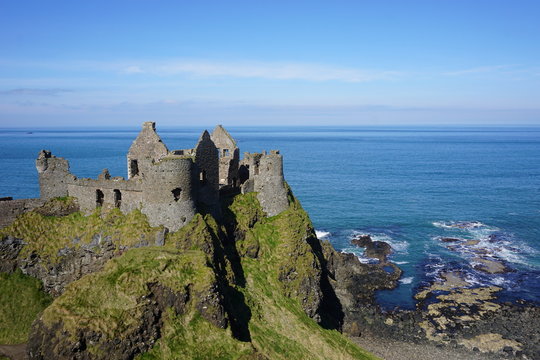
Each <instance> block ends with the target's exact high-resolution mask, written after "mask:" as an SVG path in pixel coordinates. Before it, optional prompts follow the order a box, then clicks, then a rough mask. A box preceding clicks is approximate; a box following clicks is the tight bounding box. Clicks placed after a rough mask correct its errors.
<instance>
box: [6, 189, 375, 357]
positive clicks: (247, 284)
mask: <svg viewBox="0 0 540 360" xmlns="http://www.w3.org/2000/svg"><path fill="white" fill-rule="evenodd" d="M225 217H226V218H228V220H229V221H233V222H234V224H235V225H234V226H235V229H234V230H235V233H237V234H240V235H241V236H240V237H241V239H240V240H239V241H238V242H236V244H233V243H229V244H226V242H225V238H224V236H225V235H224V234H225V229H224V228H222V227H221V226H220V225H218V224H217V223H216V221H215V220H214V219H213V218H212V217H211V216H210V215H205V216H203V215H200V214H198V215H196V216H195V217H194V218H193V219H192V220H191V222H190V223H189V224H187V225H186V226H184V227H183V228H182V229H180V230H179V231H177V232H175V233H170V234H168V235H167V238H166V245H165V246H163V247H146V248H137V249H131V250H129V251H127V252H125V253H124V254H123V255H122V256H120V257H118V258H115V259H112V260H110V261H109V262H108V263H107V264H106V265H105V267H104V269H103V270H102V271H100V272H97V273H94V274H90V275H86V276H84V277H83V278H81V279H80V280H78V281H76V282H74V283H72V284H71V285H69V286H68V287H67V288H66V291H65V292H64V294H62V295H61V296H60V297H58V298H57V299H56V300H55V301H54V302H53V303H52V305H51V306H49V307H48V308H47V309H46V310H45V311H44V312H43V314H42V316H41V319H42V321H43V323H44V324H45V326H47V327H51V326H52V325H54V324H58V323H60V322H61V323H62V329H61V330H62V331H64V332H62V331H59V332H58V333H56V334H55V335H54V336H57V337H66V336H68V337H69V338H70V339H72V340H75V339H76V336H75V335H74V334H76V333H77V331H78V329H87V330H92V331H95V332H96V333H99V334H101V336H102V337H101V339H102V340H101V341H107V340H111V339H123V338H126V337H127V336H128V335H129V334H130V333H132V332H133V331H137V329H140V328H144V324H142V323H141V321H142V320H141V318H142V312H143V311H144V306H145V305H144V304H147V302H145V301H146V300H144V299H146V297H147V296H148V295H149V291H150V290H149V284H155V283H158V284H160V285H161V286H163V287H166V288H169V289H171V290H172V291H183V290H185V289H186V288H188V287H189V288H190V289H191V290H190V293H191V298H190V300H189V303H188V305H187V307H186V310H185V312H183V313H182V314H177V313H175V312H174V311H172V309H167V310H166V311H165V312H164V314H163V317H162V321H163V326H162V329H161V337H160V339H159V340H158V341H157V342H156V344H155V345H154V346H153V347H152V348H151V349H150V350H149V351H148V352H146V353H144V354H140V355H139V356H138V357H137V359H139V360H153V359H170V360H172V359H183V358H185V359H210V358H211V359H256V358H258V356H259V355H262V356H265V357H267V358H269V359H375V357H374V356H373V355H371V354H369V353H367V352H366V351H364V350H362V349H360V348H359V347H357V346H356V345H354V344H353V343H352V342H351V341H349V340H348V339H347V338H346V337H345V336H344V335H342V334H341V333H339V332H338V331H336V330H328V329H324V328H322V327H321V326H319V325H318V324H317V323H316V322H315V321H314V320H313V319H311V318H310V317H309V316H307V315H306V313H305V311H304V309H305V308H306V306H307V307H310V306H312V305H315V304H316V301H317V299H318V297H317V296H316V295H317V293H316V291H318V290H317V289H318V283H317V281H319V279H320V277H321V276H322V275H321V274H322V272H321V271H322V270H321V264H320V259H319V257H320V255H318V254H316V253H315V251H314V250H313V248H312V245H313V244H312V242H313V241H316V238H315V237H314V231H313V226H312V224H311V221H310V220H309V217H308V215H307V214H306V213H305V211H304V210H303V209H302V207H301V206H300V204H299V203H298V201H296V200H295V199H294V197H292V195H291V198H290V207H289V209H288V210H286V211H284V212H283V213H281V214H279V215H278V216H274V217H271V218H268V217H266V216H265V215H264V212H263V211H262V209H261V207H260V204H259V202H258V201H257V198H256V194H254V193H250V194H245V195H238V196H236V197H235V198H234V199H232V201H230V203H229V204H228V210H227V211H226V212H225ZM17 221H18V222H17V223H16V224H14V226H12V227H11V228H10V229H9V230H8V232H11V234H16V235H14V236H17V237H19V236H18V235H20V236H21V237H22V238H24V239H26V238H27V236H35V237H36V238H37V239H41V240H42V241H45V242H46V243H47V244H46V245H44V246H45V247H44V248H40V246H41V245H40V241H38V240H35V241H32V242H31V243H30V244H29V245H27V246H28V249H27V250H26V251H38V252H39V253H40V254H47V256H49V258H50V259H51V261H54V260H55V259H56V258H55V256H56V254H57V253H58V249H60V248H62V247H64V246H68V245H69V244H70V243H71V239H73V237H74V236H78V237H80V239H81V241H82V242H86V241H90V240H91V237H92V235H93V234H96V233H100V234H102V235H106V234H108V235H110V236H113V237H114V238H115V239H116V238H118V240H117V241H119V242H121V241H124V243H125V242H126V241H131V242H133V241H140V235H141V234H142V235H143V236H145V237H147V238H148V239H150V238H153V236H155V231H157V230H159V229H157V228H151V227H149V226H148V223H147V222H146V219H145V218H144V215H142V214H140V212H133V213H131V214H128V215H122V214H121V213H119V212H114V211H111V212H110V213H108V214H99V213H94V214H92V215H90V216H88V217H83V216H82V215H80V214H78V213H77V214H71V215H68V216H65V217H63V218H47V217H42V216H40V215H39V214H32V213H30V215H27V217H26V218H25V217H22V218H20V219H18V220H17ZM34 225H36V227H34ZM52 228H55V229H52ZM62 231H66V232H67V233H66V234H64V233H63V232H62ZM41 232H44V233H45V234H41ZM55 237H59V238H60V245H55V244H52V243H51V240H50V239H54V238H55ZM310 244H312V245H310ZM70 246H72V245H70ZM253 247H256V248H257V249H258V252H257V253H256V256H255V255H254V253H253V252H250V249H253ZM233 250H234V251H233ZM248 252H249V253H250V254H251V255H252V256H242V255H245V254H246V253H248ZM236 253H237V254H240V255H241V256H240V257H239V258H238V257H235V255H234V254H236ZM233 269H234V271H233ZM233 272H234V275H233ZM239 272H240V273H241V274H240V273H239ZM283 274H288V278H287V280H286V281H284V280H283V278H282V277H283ZM239 279H241V281H240V280H239ZM218 284H221V285H220V287H219V288H220V290H221V291H222V294H223V295H224V296H225V297H227V298H228V299H231V300H230V306H231V307H229V308H228V309H229V310H228V311H229V314H228V315H229V319H230V320H231V323H230V324H231V325H230V326H229V327H228V328H226V329H221V328H218V327H216V326H214V325H213V324H211V323H210V322H209V321H207V320H206V319H205V318H203V316H202V315H201V314H200V313H199V311H198V310H197V307H196V306H195V304H196V303H197V301H198V298H200V297H201V296H205V294H207V293H209V289H210V287H214V288H215V287H216V286H218ZM306 284H313V286H312V287H309V286H308V287H306V286H305V285H306ZM233 319H234V321H235V322H236V323H235V325H234V328H233V324H232V321H233ZM238 324H240V325H241V326H244V327H243V329H244V331H245V332H247V336H238V333H237V337H235V336H233V331H238V330H237V328H236V326H239V325H238ZM235 329H236V330H235ZM239 339H242V340H239ZM90 348H91V349H90V350H91V352H92V353H93V354H95V355H100V354H101V351H102V350H101V349H100V348H99V344H97V345H96V344H94V345H91V346H90ZM104 356H106V354H101V357H104Z"/></svg>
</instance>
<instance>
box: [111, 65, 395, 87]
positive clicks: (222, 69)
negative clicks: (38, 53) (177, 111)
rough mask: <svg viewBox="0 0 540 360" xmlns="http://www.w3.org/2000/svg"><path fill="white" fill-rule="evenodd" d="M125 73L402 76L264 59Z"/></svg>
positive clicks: (136, 68) (342, 78)
mask: <svg viewBox="0 0 540 360" xmlns="http://www.w3.org/2000/svg"><path fill="white" fill-rule="evenodd" d="M122 72H123V73H128V74H136V73H139V74H140V73H145V74H151V75H158V76H174V75H182V74H187V75H193V76H200V77H236V78H260V79H270V80H306V81H314V82H320V81H339V82H350V83H358V82H368V81H376V80H392V79H394V78H397V77H399V76H401V75H402V73H400V72H398V71H386V70H367V69H357V68H342V67H334V66H328V65H316V64H303V63H265V62H239V63H234V62H229V63H227V62H211V61H171V62H165V63H163V62H161V63H146V64H139V65H129V66H126V67H123V69H122Z"/></svg>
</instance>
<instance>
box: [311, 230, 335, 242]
mask: <svg viewBox="0 0 540 360" xmlns="http://www.w3.org/2000/svg"><path fill="white" fill-rule="evenodd" d="M315 235H316V236H317V239H319V240H320V239H326V238H327V237H328V236H330V235H331V234H330V232H329V231H323V230H315Z"/></svg>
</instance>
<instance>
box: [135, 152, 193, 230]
mask: <svg viewBox="0 0 540 360" xmlns="http://www.w3.org/2000/svg"><path fill="white" fill-rule="evenodd" d="M195 181H196V179H195V165H194V164H193V161H192V160H191V159H190V158H175V157H171V158H165V159H163V160H162V161H160V162H157V163H155V164H154V165H153V168H152V171H149V172H148V173H147V175H146V178H145V181H144V182H143V183H142V186H143V187H142V190H143V191H142V208H141V211H142V212H143V213H144V214H146V216H148V222H149V223H150V225H151V226H158V225H164V226H165V227H167V228H168V229H169V230H171V231H176V230H178V229H179V228H181V227H182V226H184V225H185V224H186V223H187V222H189V221H190V220H191V218H192V217H193V216H194V215H195V213H196V212H197V211H196V207H195V201H194V192H195V190H196V186H195V184H194V182H195Z"/></svg>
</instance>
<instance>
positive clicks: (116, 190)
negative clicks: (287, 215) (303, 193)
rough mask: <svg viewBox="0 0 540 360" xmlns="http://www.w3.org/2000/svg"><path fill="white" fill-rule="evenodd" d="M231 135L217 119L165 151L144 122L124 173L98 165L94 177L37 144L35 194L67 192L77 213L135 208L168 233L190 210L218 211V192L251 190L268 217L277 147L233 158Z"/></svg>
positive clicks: (280, 206)
mask: <svg viewBox="0 0 540 360" xmlns="http://www.w3.org/2000/svg"><path fill="white" fill-rule="evenodd" d="M239 154H240V150H239V149H238V147H237V145H236V141H235V140H234V139H233V138H232V137H231V135H230V134H229V133H228V132H227V131H226V130H225V129H224V128H223V127H222V126H221V125H218V126H217V127H216V128H215V129H214V131H213V132H212V134H209V133H208V131H206V130H205V131H204V132H203V133H202V135H201V136H200V138H199V141H198V142H197V144H196V145H195V147H194V148H192V149H184V150H168V148H167V146H166V145H165V144H164V143H163V141H162V140H161V138H160V137H159V135H158V134H157V133H156V129H155V123H153V122H145V123H144V124H143V127H142V130H141V132H140V133H139V135H138V136H137V138H136V139H135V140H134V141H133V143H132V145H131V147H130V148H129V151H128V154H127V168H128V178H127V180H126V179H124V178H123V177H111V176H110V174H109V172H108V170H107V169H104V170H103V172H102V173H101V174H100V175H99V176H98V178H97V179H88V178H78V177H76V176H75V175H73V174H72V173H71V172H70V170H69V163H68V161H67V160H66V159H64V158H60V157H56V156H54V155H53V154H52V153H51V152H50V151H46V150H42V151H41V152H40V153H39V155H38V158H37V160H36V168H37V171H38V174H39V186H40V198H41V200H49V199H52V198H55V197H64V196H72V197H75V198H77V200H78V203H79V206H80V209H81V211H82V212H83V213H86V214H89V213H91V212H93V211H94V210H95V209H96V208H97V207H110V208H112V207H116V208H119V209H120V210H121V211H122V212H123V213H128V212H130V211H132V210H134V209H139V210H140V211H141V212H142V213H144V214H145V215H146V216H147V217H148V221H149V223H150V225H152V226H159V225H163V226H165V227H166V228H168V229H169V230H170V231H176V230H178V229H180V228H181V227H182V226H184V225H185V224H187V223H188V222H189V221H190V220H191V218H192V217H193V216H194V215H195V214H196V213H197V212H205V213H210V214H212V215H213V216H214V217H215V218H217V219H219V218H220V217H221V209H220V194H223V193H226V192H231V191H238V192H242V193H247V192H253V191H254V192H257V198H258V199H259V201H260V203H261V206H262V208H263V210H264V211H265V212H266V213H267V214H268V216H274V215H277V214H279V213H280V212H282V211H283V210H285V209H286V208H287V206H288V200H287V189H286V186H285V181H284V178H283V158H282V156H281V155H280V154H279V151H276V150H273V151H271V152H270V153H266V152H262V153H245V154H244V158H243V159H242V160H240V155H239Z"/></svg>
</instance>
